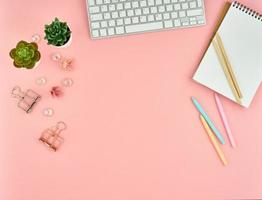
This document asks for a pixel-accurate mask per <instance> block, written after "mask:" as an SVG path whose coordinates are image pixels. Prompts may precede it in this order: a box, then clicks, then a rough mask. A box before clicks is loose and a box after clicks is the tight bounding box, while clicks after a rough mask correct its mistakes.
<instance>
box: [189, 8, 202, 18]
mask: <svg viewBox="0 0 262 200" xmlns="http://www.w3.org/2000/svg"><path fill="white" fill-rule="evenodd" d="M202 14H203V11H202V9H196V10H188V11H187V16H189V17H191V16H197V15H202Z"/></svg>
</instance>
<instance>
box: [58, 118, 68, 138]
mask: <svg viewBox="0 0 262 200" xmlns="http://www.w3.org/2000/svg"><path fill="white" fill-rule="evenodd" d="M55 127H56V129H55V132H56V134H57V135H59V134H60V133H61V132H62V131H64V130H66V129H67V125H66V123H65V122H63V121H60V122H57V124H56V126H55Z"/></svg>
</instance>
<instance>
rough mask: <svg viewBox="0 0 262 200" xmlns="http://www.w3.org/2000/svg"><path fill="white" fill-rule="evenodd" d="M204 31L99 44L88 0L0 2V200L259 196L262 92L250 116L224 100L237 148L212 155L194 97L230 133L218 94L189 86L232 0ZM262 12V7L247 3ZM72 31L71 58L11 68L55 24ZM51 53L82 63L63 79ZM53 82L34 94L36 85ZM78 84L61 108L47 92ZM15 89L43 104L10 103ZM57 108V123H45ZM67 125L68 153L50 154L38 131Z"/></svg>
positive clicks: (212, 8)
mask: <svg viewBox="0 0 262 200" xmlns="http://www.w3.org/2000/svg"><path fill="white" fill-rule="evenodd" d="M205 2H206V15H207V26H203V27H199V28H193V29H182V30H172V31H164V32H158V33H148V34H140V35H134V36H127V37H118V38H113V39H104V40H96V41H92V40H91V39H90V37H89V32H88V21H87V17H86V15H87V14H86V6H85V1H84V0H74V1H73V0H57V1H53V0H42V1H36V0H22V1H21V0H0V5H1V6H0V27H1V32H0V38H1V42H0V53H1V58H0V63H1V67H0V77H1V78H0V84H1V90H0V97H1V98H0V106H1V107H0V108H1V114H0V153H1V155H0V159H1V164H0V184H1V185H0V199H1V200H36V199H37V200H49V199H54V200H84V199H92V200H134V199H136V200H173V199H201V200H205V199H209V200H210V199H239V198H242V199H245V198H262V170H261V169H262V132H261V129H260V126H261V122H262V112H261V110H262V91H261V89H262V88H260V89H259V91H258V93H257V95H256V97H255V99H254V101H253V103H252V105H251V107H250V108H249V109H244V108H241V107H240V106H238V105H236V104H234V103H232V102H230V101H229V100H227V99H224V98H222V102H223V104H224V106H225V110H226V112H227V113H228V116H229V120H230V124H231V127H232V130H233V133H234V135H235V138H236V141H237V145H238V147H237V148H236V149H232V148H231V147H230V146H229V143H228V140H227V144H226V145H225V146H223V150H224V152H225V154H226V156H227V158H228V160H229V166H228V167H223V166H222V164H221V163H220V160H219V159H218V157H217V155H216V154H215V152H214V149H213V148H212V146H211V144H210V142H209V141H208V138H207V135H206V133H205V132H204V130H203V128H202V126H201V124H200V122H199V116H198V112H197V111H196V109H195V108H194V106H193V105H192V103H191V100H190V97H191V96H192V95H194V96H196V97H197V98H198V99H199V100H200V102H201V103H202V104H203V106H204V107H205V108H206V110H207V111H208V113H209V114H210V116H211V118H213V119H214V121H215V123H216V124H217V126H218V127H219V129H220V130H221V131H222V132H223V134H224V135H225V131H224V128H223V126H222V124H221V120H220V118H219V114H218V112H217V109H216V106H215V101H214V97H213V93H212V92H211V91H210V90H208V89H207V88H204V87H202V86H200V85H198V84H197V83H195V82H193V81H192V79H191V77H192V75H193V73H194V72H195V70H196V69H197V66H198V63H199V61H200V59H201V57H202V55H203V53H204V51H205V49H206V48H207V44H208V41H209V39H210V37H211V35H212V31H213V30H214V27H215V24H216V21H217V19H218V18H219V15H220V13H221V10H222V8H223V6H224V4H225V2H226V1H224V0H216V1H215V0H206V1H205ZM241 2H242V3H245V4H247V5H248V6H250V7H252V8H255V9H256V10H258V11H260V12H262V1H260V0H252V1H251V0H249V1H248V0H241ZM56 16H57V17H58V18H60V19H61V20H65V21H67V22H68V23H69V25H70V27H71V29H72V31H73V43H72V45H71V46H70V47H68V48H66V49H56V48H54V47H51V46H47V45H46V41H43V40H42V41H41V42H40V44H39V46H40V47H39V48H40V51H41V52H42V59H41V64H40V65H39V66H38V67H37V68H36V69H33V70H21V69H16V68H14V67H13V66H12V61H11V59H10V58H9V55H8V53H9V51H10V49H12V48H13V47H14V46H15V44H16V43H17V42H18V41H19V40H21V39H23V40H27V41H30V39H31V36H32V35H33V34H35V33H38V34H41V36H43V26H44V24H46V23H49V22H50V21H51V20H52V19H53V18H54V17H56ZM54 52H60V53H61V54H62V55H64V56H71V57H73V58H74V59H75V62H74V65H75V70H74V71H73V72H63V71H61V70H60V69H59V68H58V67H57V65H56V63H54V62H53V61H52V60H51V59H50V55H51V54H52V53H54ZM41 76H45V77H47V80H48V83H47V85H45V86H37V85H36V84H35V80H36V78H38V77H41ZM64 77H72V78H73V79H74V81H75V83H74V86H73V87H72V88H66V89H65V95H64V97H62V98H61V99H53V98H51V97H50V95H49V93H48V92H49V90H50V88H51V87H52V86H54V85H59V84H60V81H61V79H62V78H64ZM15 85H20V86H21V87H23V88H31V89H34V90H36V91H37V92H39V93H40V94H42V96H43V98H42V100H41V102H39V104H38V105H37V106H36V107H35V109H34V110H33V112H32V113H31V114H28V115H27V114H25V113H24V112H23V111H22V110H20V109H18V108H17V107H16V102H17V101H16V99H13V98H11V97H10V90H11V89H12V88H13V86H15ZM46 107H52V108H54V110H55V115H54V116H53V117H51V118H48V117H44V116H43V115H42V110H43V109H44V108H46ZM60 120H62V121H65V122H66V123H67V124H68V129H67V130H66V131H65V132H64V133H63V136H64V138H65V143H64V144H63V146H62V147H61V149H60V150H59V151H58V152H56V153H53V152H51V151H49V150H48V149H47V148H46V147H44V146H43V145H42V144H40V143H39V142H38V138H39V136H40V134H41V131H42V130H44V129H45V128H47V127H50V126H52V125H54V124H55V123H56V122H57V121H60Z"/></svg>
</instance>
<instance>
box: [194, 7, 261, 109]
mask: <svg viewBox="0 0 262 200" xmlns="http://www.w3.org/2000/svg"><path fill="white" fill-rule="evenodd" d="M218 33H219V35H220V37H221V38H222V41H223V44H224V46H225V49H226V52H227V55H228V57H229V60H230V63H231V65H232V68H233V71H234V74H235V76H236V79H237V82H238V84H239V86H240V89H241V92H242V94H243V98H242V99H241V101H242V105H243V106H244V107H248V106H249V105H250V103H251V101H252V99H253V98H254V96H255V93H256V91H257V89H258V88H259V85H260V83H261V81H262V16H261V15H260V14H258V13H257V12H255V11H253V10H251V9H249V8H247V7H246V6H244V5H242V4H240V3H238V2H233V3H232V5H231V6H230V8H229V10H228V12H227V14H226V16H225V18H224V20H223V22H222V24H221V25H220V27H219V29H218ZM193 79H194V80H195V81H197V82H199V83H201V84H203V85H205V86H207V87H208V88H210V89H212V90H214V91H216V92H218V93H220V94H222V95H224V96H226V97H228V98H229V99H231V100H233V101H235V102H236V100H235V97H234V95H233V92H232V90H231V88H230V85H229V83H228V81H227V78H226V76H225V73H224V71H223V68H222V66H221V65H220V62H219V59H218V57H217V54H216V52H215V49H214V47H213V45H212V43H211V44H210V46H209V48H208V50H207V52H206V54H205V55H204V57H203V59H202V61H201V63H200V65H199V68H198V70H197V71H196V73H195V75H194V77H193Z"/></svg>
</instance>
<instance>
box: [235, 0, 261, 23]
mask: <svg viewBox="0 0 262 200" xmlns="http://www.w3.org/2000/svg"><path fill="white" fill-rule="evenodd" d="M233 7H235V8H237V9H239V10H240V11H242V12H245V13H246V14H248V15H250V16H252V17H254V18H256V19H258V20H260V21H262V15H261V14H260V13H258V12H256V11H254V10H252V9H251V8H248V7H247V6H245V5H243V4H241V3H239V2H237V1H234V2H233Z"/></svg>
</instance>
